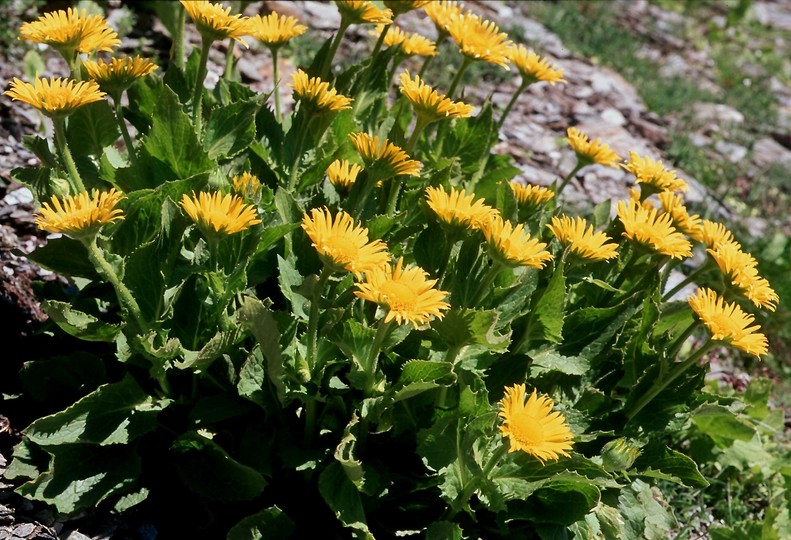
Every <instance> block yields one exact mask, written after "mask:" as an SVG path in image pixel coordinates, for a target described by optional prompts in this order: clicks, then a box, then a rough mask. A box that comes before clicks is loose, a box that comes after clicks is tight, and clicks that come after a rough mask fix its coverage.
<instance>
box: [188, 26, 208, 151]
mask: <svg viewBox="0 0 791 540" xmlns="http://www.w3.org/2000/svg"><path fill="white" fill-rule="evenodd" d="M211 44H212V42H211V40H208V39H206V38H201V51H200V63H199V64H198V75H197V77H195V88H194V89H193V93H192V124H193V125H194V126H195V134H196V135H197V137H198V140H200V137H201V122H202V120H203V118H202V117H201V108H202V105H203V82H204V81H205V79H206V64H207V63H208V61H209V49H211Z"/></svg>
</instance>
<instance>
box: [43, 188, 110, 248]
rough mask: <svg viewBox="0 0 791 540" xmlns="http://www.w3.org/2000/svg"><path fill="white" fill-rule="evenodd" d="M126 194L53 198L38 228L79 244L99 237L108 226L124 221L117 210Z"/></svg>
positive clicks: (48, 203)
mask: <svg viewBox="0 0 791 540" xmlns="http://www.w3.org/2000/svg"><path fill="white" fill-rule="evenodd" d="M123 198H124V194H123V193H122V192H120V191H117V190H115V189H111V190H110V191H104V192H100V191H99V190H96V189H95V190H93V192H92V193H90V194H89V193H87V192H83V193H78V194H76V195H72V196H68V197H63V198H59V197H56V196H54V195H53V196H52V198H51V199H50V201H49V202H45V203H44V204H43V205H42V207H41V208H40V209H39V212H38V215H37V216H36V225H38V227H39V228H40V229H41V230H44V231H49V232H52V233H62V234H65V235H66V236H69V237H71V238H74V239H77V240H84V239H91V238H93V237H95V236H96V235H97V234H98V233H99V231H100V230H101V228H102V227H103V226H104V225H106V224H107V223H113V222H114V221H119V220H122V219H124V213H123V211H122V210H121V209H120V208H116V206H117V205H118V203H119V202H120V201H121V200H122V199H123Z"/></svg>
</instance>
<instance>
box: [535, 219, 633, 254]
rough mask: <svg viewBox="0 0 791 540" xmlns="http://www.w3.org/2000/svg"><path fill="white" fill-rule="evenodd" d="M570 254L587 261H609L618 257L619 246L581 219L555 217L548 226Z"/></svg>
mask: <svg viewBox="0 0 791 540" xmlns="http://www.w3.org/2000/svg"><path fill="white" fill-rule="evenodd" d="M547 227H549V230H551V231H552V234H554V235H555V237H556V238H557V239H558V240H559V241H560V243H561V244H562V245H563V246H565V247H568V249H569V251H570V253H571V254H572V255H574V256H576V257H578V258H579V259H582V260H585V261H607V260H610V259H614V258H615V257H617V256H618V244H614V243H610V240H612V238H610V237H609V236H607V235H606V234H605V233H603V232H594V229H593V225H588V222H587V221H585V219H584V218H581V217H570V216H559V217H558V216H554V217H553V218H552V223H550V224H549V225H547Z"/></svg>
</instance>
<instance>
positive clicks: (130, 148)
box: [113, 97, 137, 165]
mask: <svg viewBox="0 0 791 540" xmlns="http://www.w3.org/2000/svg"><path fill="white" fill-rule="evenodd" d="M113 103H114V104H115V119H116V120H117V121H118V127H119V128H120V129H121V136H122V137H123V138H124V144H125V145H126V153H127V154H128V155H129V162H130V163H131V164H132V165H137V153H136V152H135V145H134V143H133V142H132V137H130V136H129V130H128V129H127V128H126V121H125V120H124V112H123V110H122V108H121V98H120V97H119V98H118V99H116V98H113Z"/></svg>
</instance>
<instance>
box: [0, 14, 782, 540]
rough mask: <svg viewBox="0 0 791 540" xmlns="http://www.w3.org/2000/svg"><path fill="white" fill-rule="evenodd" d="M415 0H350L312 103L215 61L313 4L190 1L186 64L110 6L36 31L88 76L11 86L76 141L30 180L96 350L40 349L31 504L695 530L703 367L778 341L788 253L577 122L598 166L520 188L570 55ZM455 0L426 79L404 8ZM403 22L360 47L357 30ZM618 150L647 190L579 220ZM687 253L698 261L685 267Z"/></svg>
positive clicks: (78, 323)
mask: <svg viewBox="0 0 791 540" xmlns="http://www.w3.org/2000/svg"><path fill="white" fill-rule="evenodd" d="M385 4H386V7H381V6H377V5H376V4H374V3H372V2H366V1H351V0H344V1H341V0H338V1H337V2H335V5H336V6H337V8H338V10H339V15H340V21H341V23H340V27H339V28H338V30H337V32H335V33H334V35H333V36H332V37H330V38H329V40H327V42H326V43H325V44H324V46H323V47H322V48H321V49H320V50H319V52H318V53H317V55H316V57H315V58H314V59H313V61H312V63H311V64H310V65H303V66H298V69H297V70H296V71H295V72H294V74H293V76H292V77H291V80H290V81H283V80H281V79H280V78H279V77H278V75H277V73H278V72H277V70H276V69H275V70H274V73H275V84H276V85H278V86H279V87H283V86H286V87H288V88H291V89H292V91H293V94H292V101H293V106H291V107H288V108H282V107H281V105H280V101H279V99H277V98H275V99H274V100H273V103H274V104H273V107H272V108H270V105H269V103H268V101H267V98H268V95H261V94H258V93H256V92H254V91H253V90H251V89H250V88H249V87H247V86H246V85H245V84H243V83H242V82H240V81H239V80H237V79H236V78H235V75H234V70H233V69H232V66H230V67H229V68H228V69H225V70H224V73H223V76H222V78H220V80H219V81H218V82H217V84H216V85H215V86H214V87H213V88H207V87H206V85H205V78H206V72H207V58H208V53H209V51H210V49H211V48H212V47H214V46H215V44H217V42H219V41H225V40H227V42H228V43H246V40H248V41H249V40H259V41H260V42H261V43H262V44H263V46H265V47H267V48H268V49H269V50H270V51H271V55H269V56H268V58H270V59H271V61H272V62H274V64H273V65H276V62H277V59H278V54H281V55H282V54H284V51H287V50H288V49H285V48H282V47H283V45H284V44H285V43H287V42H288V43H290V44H291V47H299V46H300V45H299V43H300V36H301V35H302V34H303V33H310V32H311V30H310V29H309V28H307V27H306V26H305V25H304V24H303V22H302V21H300V20H298V18H294V17H292V16H288V17H287V16H285V15H280V14H277V13H270V14H255V15H254V16H252V17H248V16H245V15H244V14H243V13H241V12H237V11H234V10H232V7H234V6H231V5H228V6H226V5H223V4H219V3H210V2H198V1H191V2H187V1H182V2H180V3H179V4H178V5H174V6H173V9H174V10H175V13H174V21H175V23H174V24H171V25H170V28H172V29H173V39H174V46H173V47H172V49H171V50H172V51H173V56H172V57H171V58H169V59H166V61H163V62H161V65H159V66H157V65H155V64H154V63H153V61H151V60H148V59H145V58H143V57H140V56H134V57H131V56H127V57H120V56H118V55H117V54H116V52H115V51H114V47H116V46H118V45H119V43H118V40H117V39H116V38H115V37H114V34H113V32H112V31H111V30H109V27H107V26H106V21H105V20H104V19H103V18H102V17H98V18H97V16H94V15H91V16H86V15H85V14H84V13H81V12H77V11H75V10H71V9H70V10H67V11H56V12H52V13H48V14H45V15H44V16H42V17H41V18H40V19H39V20H38V21H33V22H30V23H26V24H25V25H24V26H23V27H22V29H21V31H20V37H21V38H22V39H27V40H32V41H36V42H39V43H45V44H47V45H49V46H51V47H54V48H55V49H57V50H58V51H59V52H60V53H62V54H63V55H64V58H65V59H66V60H67V61H68V63H69V67H70V69H71V73H70V76H69V77H68V78H46V77H45V78H37V79H36V80H35V81H33V82H32V84H31V83H27V82H23V81H21V80H19V79H14V81H13V82H12V83H11V86H10V88H9V89H7V90H6V91H5V94H6V95H7V96H9V97H10V98H11V99H15V100H18V101H21V102H24V103H26V104H28V105H30V106H32V107H35V108H37V109H39V110H41V111H42V112H43V113H44V115H46V116H47V117H48V118H50V119H52V121H53V123H54V128H55V129H54V141H48V140H44V139H41V138H36V137H29V138H27V139H26V142H27V144H28V145H29V147H30V148H31V150H32V151H34V152H35V153H36V155H37V156H38V157H39V158H40V165H39V166H37V167H30V168H21V169H16V170H15V171H14V172H13V175H14V177H15V178H16V179H18V180H19V181H20V182H22V183H24V184H26V185H27V186H29V188H30V189H31V190H32V192H33V193H34V195H35V197H36V200H37V201H39V202H40V207H39V210H38V217H37V219H36V223H37V225H38V226H39V227H40V228H41V229H42V230H44V231H47V232H49V233H52V234H51V235H50V236H49V237H48V241H47V244H46V246H44V247H42V248H40V249H38V250H37V251H35V252H34V253H32V254H31V256H30V257H31V259H32V260H34V261H35V262H37V263H38V264H40V265H42V266H43V267H46V268H48V269H50V270H52V271H55V272H57V273H59V274H61V275H63V276H67V277H70V278H72V282H73V287H72V288H70V289H69V290H68V291H65V292H63V293H62V294H59V295H57V296H52V297H46V298H42V302H43V306H44V308H45V309H46V310H47V313H48V314H49V316H50V320H51V322H52V328H51V330H50V331H51V332H53V333H61V334H64V335H65V334H68V335H70V336H74V337H76V338H78V339H79V340H82V341H80V343H86V344H87V342H92V344H91V346H90V347H85V350H80V349H79V348H78V349H77V350H74V351H71V352H69V351H65V352H64V355H62V356H59V357H58V358H55V359H42V360H40V361H36V362H32V363H31V364H30V365H28V366H26V368H25V369H26V370H29V371H30V372H33V373H37V374H38V376H37V377H36V378H28V379H26V380H27V384H28V385H29V388H28V390H29V391H31V392H37V393H38V395H41V392H40V391H39V390H40V389H41V388H44V387H47V388H49V387H50V386H46V385H48V384H54V383H53V381H55V380H59V381H60V383H59V384H60V386H56V387H57V388H64V393H65V394H66V395H68V396H72V397H71V398H70V401H69V402H70V403H71V404H69V405H68V406H66V407H65V408H63V407H60V409H56V408H53V407H52V406H51V405H50V409H49V411H50V412H49V414H47V415H46V416H43V417H41V418H39V419H37V420H35V421H33V422H32V423H31V424H30V425H29V426H28V427H27V428H26V429H25V431H24V440H23V441H22V442H21V443H20V444H19V445H18V446H17V447H16V449H15V452H14V458H13V461H12V462H11V464H10V467H9V469H8V470H7V471H6V478H8V479H14V480H15V481H16V482H18V486H19V487H18V488H17V492H18V493H20V494H21V495H23V496H25V497H28V498H30V499H35V500H39V501H44V502H46V503H48V504H50V505H52V506H54V508H55V509H56V510H57V512H59V513H60V514H63V515H65V516H71V515H76V514H80V513H82V512H85V511H87V510H89V509H92V508H98V509H101V510H106V511H111V512H119V513H121V512H133V511H135V510H137V511H139V512H152V515H155V514H157V513H159V512H163V515H167V519H165V520H161V521H159V522H157V526H158V527H161V528H162V530H163V531H164V532H165V534H168V531H169V529H168V527H170V526H171V525H169V524H176V523H178V524H179V525H178V529H177V530H178V531H179V532H178V534H187V533H186V532H185V530H186V529H185V527H186V528H189V529H190V532H189V535H190V537H206V538H208V537H211V538H221V537H226V536H227V538H231V539H236V538H251V537H253V536H255V537H267V538H269V537H277V538H283V537H289V536H291V537H294V538H302V537H305V536H306V535H308V534H310V533H311V532H312V531H315V530H319V528H320V529H321V530H322V531H324V533H323V534H324V535H325V536H328V537H333V538H335V537H337V538H346V537H350V536H354V537H359V538H374V537H379V538H387V537H391V536H393V535H407V534H418V535H422V536H421V537H426V538H463V537H464V538H534V537H541V538H549V537H552V538H571V537H572V536H573V537H575V538H577V537H580V538H583V537H584V538H600V537H601V538H631V537H643V536H644V535H654V536H655V537H657V536H663V535H665V534H669V533H670V531H671V530H672V529H674V527H675V518H674V516H673V513H672V509H670V508H667V507H664V506H662V504H659V503H657V502H656V500H657V499H658V500H661V498H662V491H661V489H662V488H663V486H667V485H668V484H667V483H668V482H670V483H675V484H678V485H680V486H683V487H684V488H686V489H690V490H694V489H704V488H705V487H706V486H707V485H708V480H707V479H706V478H705V477H704V476H702V475H701V473H700V472H699V470H698V465H697V463H696V462H695V461H693V460H692V459H691V458H690V457H688V456H687V455H685V452H684V449H683V447H682V446H680V445H676V444H674V443H673V442H672V441H673V440H674V439H673V437H672V435H673V434H674V433H675V432H676V428H677V427H678V426H679V425H680V424H683V423H684V422H686V421H688V420H690V419H692V420H694V419H696V418H699V416H700V415H701V414H703V413H702V412H701V411H705V413H706V415H707V416H706V418H708V419H709V420H711V419H712V415H714V417H716V418H715V420H716V421H721V422H723V423H728V422H737V421H738V420H737V419H736V416H735V415H736V414H737V409H738V407H736V406H735V405H733V403H735V401H731V402H729V403H731V405H730V406H729V407H725V406H722V405H720V404H719V398H718V396H716V395H714V394H710V393H706V392H704V391H703V388H704V386H703V377H704V374H705V373H706V370H707V360H708V359H710V358H711V357H712V355H714V354H725V351H731V354H739V353H744V354H745V355H749V356H752V357H756V358H761V357H763V356H764V355H766V354H768V352H769V346H768V343H767V339H766V337H765V335H764V334H763V333H762V332H761V329H760V328H759V327H758V326H757V325H756V324H754V315H753V313H754V312H755V310H759V309H768V310H773V309H774V308H775V306H776V305H777V302H778V301H779V298H778V295H777V294H776V293H775V292H774V291H773V290H772V288H771V286H770V285H769V283H768V282H767V280H766V279H764V278H762V277H761V275H760V271H759V268H758V263H757V262H756V260H755V259H754V258H753V257H752V256H751V255H749V254H748V253H746V252H744V251H743V250H742V248H741V245H740V244H738V243H737V242H736V240H735V238H734V236H733V235H732V234H731V233H730V231H729V230H728V227H727V225H725V224H722V223H717V222H713V221H710V220H707V219H702V218H700V217H699V216H698V215H696V214H692V213H690V212H689V211H688V210H687V208H686V206H685V202H684V198H683V193H684V191H685V189H686V183H685V182H684V181H683V180H681V179H680V178H678V176H677V174H676V172H675V171H673V170H672V169H669V168H666V167H665V165H663V164H662V162H661V161H657V160H655V159H654V158H652V157H650V156H640V155H638V154H636V153H634V152H632V153H630V155H629V160H628V161H624V160H623V159H622V158H621V157H620V156H619V155H618V154H617V153H616V152H615V151H614V150H613V149H612V148H610V147H609V146H608V145H607V144H606V143H605V142H602V141H601V140H598V139H596V140H593V141H591V140H590V139H589V138H588V137H587V135H586V134H585V133H583V132H581V131H579V130H578V129H577V128H575V127H574V126H569V128H568V131H567V133H566V139H565V141H566V143H568V145H569V147H570V148H569V149H568V151H569V152H573V153H574V154H575V155H576V158H577V162H576V165H575V166H574V167H573V169H572V171H571V172H570V173H568V174H567V175H566V176H564V177H563V178H558V179H557V181H556V182H554V183H553V184H552V185H550V186H538V185H531V184H529V183H528V182H526V181H525V180H524V179H522V178H517V175H518V173H519V171H520V169H519V168H518V166H517V165H518V164H516V163H514V162H513V159H512V158H510V157H509V156H506V155H498V154H496V153H493V151H492V146H493V144H494V142H495V141H496V140H497V132H498V130H499V128H500V127H501V126H502V125H503V122H504V120H505V118H506V116H507V115H508V114H509V112H510V111H511V108H512V107H513V105H514V103H515V102H516V101H517V98H518V97H519V96H520V95H523V92H524V90H525V88H526V87H527V86H528V85H531V84H550V85H562V84H563V83H564V82H565V79H564V74H563V72H562V71H561V70H560V69H559V68H558V67H557V66H554V65H553V64H550V63H549V62H548V61H547V60H546V59H544V58H542V57H540V56H539V55H538V53H536V52H534V51H531V50H529V49H527V48H526V47H525V46H524V45H521V44H514V43H512V41H511V39H509V38H508V36H507V35H506V34H505V33H503V32H500V30H499V28H498V27H497V25H495V24H494V22H492V21H487V20H485V19H484V18H482V17H481V16H479V15H476V14H474V13H472V12H470V11H467V10H465V9H464V8H463V6H462V5H461V4H460V3H456V2H432V3H425V2H385ZM235 6H236V5H235ZM236 7H237V8H238V6H236ZM424 9H425V10H426V12H427V14H428V16H430V17H431V18H432V20H433V21H434V23H435V24H437V29H438V31H439V34H438V36H436V37H437V38H438V39H439V40H442V39H445V38H446V37H450V38H451V39H452V41H453V43H454V44H455V45H456V46H457V48H458V54H457V55H456V56H455V57H454V58H449V59H447V61H448V62H456V63H457V65H458V66H459V67H458V70H457V76H456V77H455V79H454V80H453V82H452V84H451V85H450V87H449V88H438V87H436V86H435V85H434V84H435V83H433V82H432V80H433V78H434V77H433V73H432V71H431V70H430V69H427V66H428V59H430V58H431V57H432V55H431V54H429V53H426V54H427V57H426V58H427V60H425V61H423V62H425V63H423V64H422V67H421V69H420V71H419V74H418V75H415V76H413V75H412V74H411V72H410V71H408V70H407V69H405V67H403V66H402V64H403V63H404V62H405V61H406V60H407V57H408V56H410V55H411V54H417V55H419V54H420V53H418V52H414V53H410V52H408V51H409V50H408V49H407V48H406V45H405V44H406V43H407V40H408V39H409V38H408V37H404V34H403V32H402V31H401V30H400V29H398V28H397V27H391V26H390V25H391V24H392V23H393V21H394V20H395V19H396V18H397V17H398V16H399V15H401V14H403V13H405V12H407V11H415V12H418V13H420V12H422V10H424ZM442 13H445V14H446V19H447V20H445V19H443V17H445V15H442ZM171 22H173V21H171ZM185 24H193V25H195V27H196V28H197V31H198V34H199V35H200V39H201V43H200V46H198V47H196V48H195V49H193V52H192V53H191V54H190V55H189V57H188V58H184V57H182V56H181V53H180V52H179V51H183V50H184V46H183V42H182V40H183V39H184V38H183V36H184V31H183V28H184V25H185ZM377 24H378V25H381V26H379V27H378V28H377V30H376V31H375V34H376V36H378V37H377V40H378V41H377V42H376V43H375V44H373V45H372V46H373V52H372V54H371V55H370V56H369V57H367V58H366V59H365V60H363V61H362V62H361V63H358V64H354V65H346V64H345V63H344V61H343V58H342V55H340V54H337V52H338V50H339V49H340V45H341V43H342V41H343V40H344V39H345V35H344V34H345V31H346V30H347V28H348V27H349V26H352V25H377ZM399 32H402V33H399ZM387 36H391V38H390V39H388V37H387ZM430 37H434V36H426V37H425V39H426V41H428V39H429V38H430ZM228 48H229V49H230V46H229V47H228ZM97 51H98V52H97ZM241 54H245V52H244V51H242V52H241ZM226 58H227V59H228V61H229V62H231V61H232V55H231V54H229V55H227V57H226ZM477 61H485V62H489V63H492V64H495V65H497V66H500V67H502V68H503V69H505V68H507V67H508V66H509V64H512V65H513V66H514V67H515V69H514V70H513V75H514V77H518V78H520V79H521V80H519V81H517V82H516V91H515V93H514V95H513V99H512V100H511V102H510V103H509V104H508V106H507V107H505V108H503V109H502V110H497V108H496V107H494V106H493V105H492V104H491V103H490V102H488V101H485V102H482V103H481V102H476V103H473V102H471V100H470V99H469V98H468V97H465V98H463V99H460V100H456V98H455V97H454V96H456V95H464V96H470V95H472V93H471V92H463V93H462V92H461V90H462V86H463V83H462V80H463V79H462V73H463V72H464V70H465V69H466V68H467V67H468V66H469V65H470V64H471V63H472V62H477ZM411 66H412V64H411V63H410V64H409V65H408V67H411ZM396 75H397V76H396ZM396 84H397V86H396ZM274 94H275V96H277V95H278V92H277V90H275V92H274ZM108 98H109V101H108ZM122 98H125V100H126V101H127V102H128V105H126V106H122V105H121V103H122ZM111 105H112V106H111ZM429 125H432V126H436V129H427V127H428V126H429ZM130 127H131V128H133V129H130ZM560 135H562V134H560ZM50 143H54V147H55V149H56V152H55V153H52V152H51V151H50V149H49V148H50ZM593 164H599V165H605V166H612V167H623V168H625V169H626V170H627V171H628V172H629V173H630V174H632V175H633V176H634V183H635V188H634V189H633V191H632V192H631V194H630V195H629V196H628V197H626V198H625V199H624V200H621V201H607V202H606V203H605V204H602V205H599V206H597V207H596V208H595V209H594V210H593V212H592V213H591V214H590V215H586V216H578V215H571V214H569V213H568V212H567V211H565V210H564V198H563V190H564V188H565V187H566V186H567V185H568V183H569V182H570V181H571V180H572V179H573V178H574V176H575V175H576V173H577V172H579V171H580V170H582V169H583V168H585V167H587V166H590V165H593ZM611 208H612V212H611ZM695 254H698V255H699V257H696V258H694V259H693V256H694V255H695ZM701 260H702V261H704V262H700V261H701ZM693 261H694V262H693ZM674 269H683V270H687V274H688V276H689V277H688V278H687V279H686V280H685V281H683V282H681V283H680V284H678V286H668V280H669V276H670V273H671V271H672V270H674ZM693 283H694V284H699V285H701V286H705V288H703V287H702V288H700V289H698V292H697V293H695V294H692V295H691V296H689V298H688V299H685V298H684V297H682V296H680V294H679V292H680V291H682V290H683V289H684V286H685V285H688V284H693ZM39 365H40V366H42V367H37V366H39ZM44 366H46V367H44ZM75 372H82V373H83V374H86V373H90V376H87V375H84V376H82V377H80V378H79V379H80V383H81V384H79V385H78V386H73V387H69V386H68V385H69V384H70V383H69V382H68V381H74V380H76V379H75V378H74V377H67V376H66V375H67V374H70V373H75ZM64 381H65V382H64ZM66 390H68V392H67V391H66ZM52 402H53V403H61V404H62V403H63V402H64V399H63V398H62V397H61V396H58V399H53V400H52ZM711 421H714V420H711ZM745 429H746V428H745ZM646 493H651V495H650V496H647V497H646V495H645V494H646ZM196 514H200V515H201V516H203V517H202V518H201V519H200V520H195V519H192V518H193V517H194V515H196ZM186 516H190V518H187V517H186ZM185 523H186V525H185ZM660 529H661V531H660ZM649 530H650V532H649ZM169 532H173V531H169Z"/></svg>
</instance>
